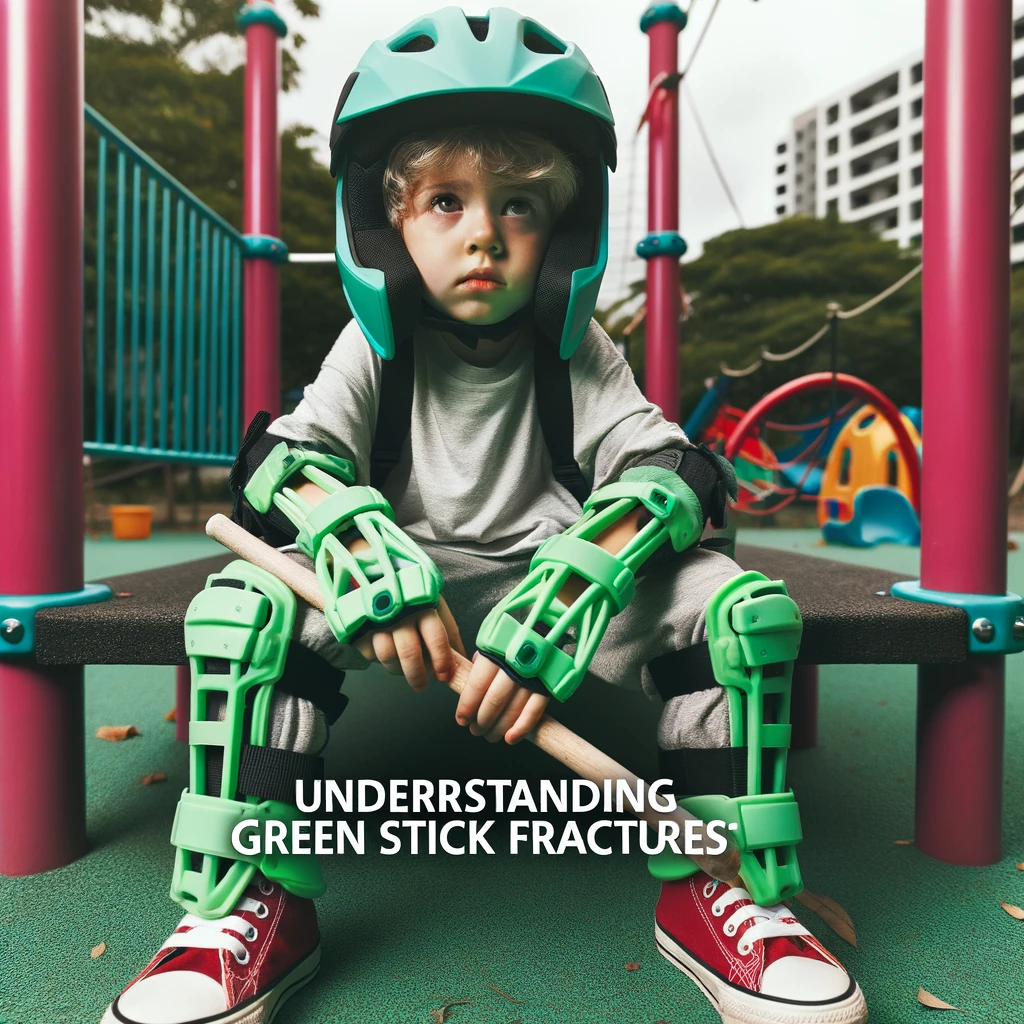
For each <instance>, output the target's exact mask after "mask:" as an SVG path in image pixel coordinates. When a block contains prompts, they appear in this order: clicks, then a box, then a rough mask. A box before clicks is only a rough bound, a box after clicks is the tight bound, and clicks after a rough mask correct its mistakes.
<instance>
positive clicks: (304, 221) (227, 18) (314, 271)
mask: <svg viewBox="0 0 1024 1024" xmlns="http://www.w3.org/2000/svg"><path fill="white" fill-rule="evenodd" d="M291 2H292V6H293V7H294V8H295V10H296V11H297V12H298V13H299V14H301V15H303V16H305V17H310V18H316V17H318V16H319V8H318V6H317V4H316V3H314V2H313V0H291ZM240 9H241V3H240V0H115V2H110V3H101V2H98V0H87V4H86V10H87V13H88V14H89V15H90V17H91V18H92V21H91V22H90V26H89V27H90V31H89V32H88V33H87V35H86V49H85V92H86V102H88V103H89V104H90V105H92V106H93V107H94V108H95V109H96V110H98V111H99V112H100V113H101V114H102V115H103V116H104V117H106V118H107V119H108V120H109V121H110V122H111V123H112V124H114V125H115V127H117V128H118V129H119V130H120V131H122V132H123V133H124V134H125V135H127V136H128V138H129V139H131V140H132V142H134V143H135V144H136V145H137V146H139V148H140V149H142V150H143V151H145V152H146V153H147V154H148V155H149V156H150V157H151V158H152V159H153V160H155V161H156V162H157V163H158V164H160V165H161V166H162V167H163V168H164V169H165V170H166V171H167V172H168V173H169V174H171V175H173V176H174V177H175V178H177V179H178V181H180V182H181V183H182V184H183V185H184V186H185V187H186V188H188V189H189V190H190V191H192V192H194V193H195V194H196V195H197V196H198V197H199V198H200V199H201V200H202V201H203V202H205V203H207V204H208V205H209V206H210V207H212V208H213V209H214V210H215V211H216V212H217V213H219V214H220V215H221V216H222V217H223V218H224V219H225V220H227V221H228V222H229V223H230V224H232V225H233V226H234V227H235V228H236V229H237V230H239V231H241V230H242V184H243V159H242V157H243V99H244V71H245V68H244V65H242V64H240V65H238V66H236V67H233V68H228V69H225V68H221V67H216V66H206V67H204V68H203V69H202V70H199V71H196V70H194V69H193V68H192V67H190V66H189V64H188V63H186V61H185V59H184V57H183V51H184V50H185V49H186V48H187V47H189V46H192V45H193V44H195V43H199V42H203V41H205V40H207V39H210V38H211V37H214V36H216V35H219V34H224V35H227V36H234V37H240V36H241V33H240V31H239V29H238V25H237V22H236V21H235V15H236V14H237V13H238V11H239V10H240ZM175 12H177V14H178V15H180V17H179V18H177V24H176V27H168V26H169V23H170V22H171V21H172V18H173V15H174V13H175ZM104 14H115V15H117V14H120V15H125V14H130V15H136V16H137V17H139V18H142V19H144V20H145V21H146V22H147V23H149V27H150V29H151V30H152V31H151V35H152V39H151V40H149V41H147V40H142V39H139V38H137V36H138V33H134V34H128V33H127V32H124V31H115V30H114V29H113V28H111V27H109V26H108V24H107V21H108V19H104V18H103V17H102V16H103V15H104ZM161 19H162V20H161ZM121 20H122V21H123V19H121ZM300 39H301V37H296V38H295V39H294V40H293V41H294V42H296V43H298V42H299V40H300ZM291 62H292V70H291V73H290V74H289V73H288V67H287V61H283V62H282V64H283V69H284V72H285V77H286V79H290V81H291V83H292V84H294V82H295V80H296V79H297V75H298V70H299V69H298V65H297V63H295V61H294V58H292V59H291ZM339 90H340V83H339ZM322 127H323V128H324V130H326V126H322ZM315 133H316V130H315V129H314V128H311V127H307V126H301V125H295V126H291V127H290V128H288V129H286V130H285V131H284V132H283V133H282V138H281V236H282V238H283V239H284V241H285V243H286V244H287V245H288V247H289V249H290V250H292V251H294V252H333V250H334V180H333V179H332V178H331V175H330V172H329V171H328V170H327V168H325V167H324V166H323V165H322V164H320V163H318V162H317V160H316V158H315V156H314V153H313V151H312V150H311V149H309V148H308V143H307V140H308V139H309V138H310V137H311V136H314V135H315ZM94 150H95V141H94V140H92V142H91V144H88V136H87V154H88V155H89V156H90V158H91V157H92V152H93V151H94ZM90 171H91V173H92V180H93V181H94V180H95V171H94V170H93V169H92V168H90ZM280 280H281V351H282V360H281V362H282V366H281V370H282V388H283V389H284V390H285V391H287V390H289V389H291V388H294V387H296V386H298V385H301V384H304V383H307V382H308V381H309V380H311V379H312V378H313V376H315V374H316V371H317V369H318V368H319V366H320V363H321V361H322V360H323V357H324V356H325V355H326V353H327V351H328V350H329V348H330V346H331V344H332V342H333V341H334V339H335V338H336V337H337V335H338V333H339V332H340V330H341V328H342V327H343V326H344V325H345V323H346V322H347V321H348V320H349V319H350V315H351V314H350V313H349V311H348V308H347V306H346V304H345V300H344V296H343V294H342V291H341V283H340V280H339V278H338V272H337V269H336V268H335V267H334V266H333V265H332V264H326V265H315V264H314V265H308V264H306V265H302V264H300V265H287V266H284V267H282V268H281V271H280Z"/></svg>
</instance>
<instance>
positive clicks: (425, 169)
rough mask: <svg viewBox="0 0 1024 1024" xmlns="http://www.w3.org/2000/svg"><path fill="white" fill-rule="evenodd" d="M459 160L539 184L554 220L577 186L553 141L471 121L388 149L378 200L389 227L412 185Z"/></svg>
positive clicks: (405, 206) (398, 218)
mask: <svg viewBox="0 0 1024 1024" xmlns="http://www.w3.org/2000/svg"><path fill="white" fill-rule="evenodd" d="M463 160H469V161H470V163H471V164H472V165H473V166H474V167H475V168H476V169H477V170H478V171H482V172H484V173H486V174H489V175H491V176H492V177H494V178H496V179H498V180H499V181H502V182H505V183H509V184H524V185H525V184H530V185H537V186H539V187H540V189H541V191H542V193H543V194H544V196H545V198H546V199H547V202H548V205H549V206H550V208H551V221H552V223H554V222H555V221H557V220H558V219H559V217H561V216H562V214H563V213H565V211H566V210H567V209H568V208H569V204H570V203H572V201H573V200H574V199H575V198H576V193H577V191H578V190H579V172H578V171H577V170H576V167H575V166H574V165H573V162H572V161H571V160H570V159H569V157H567V156H566V155H565V153H563V152H562V150H561V149H559V148H558V146H556V145H555V144H554V143H553V142H548V141H547V139H543V138H541V137H540V136H538V135H534V134H533V133H532V132H526V131H521V130H519V129H515V128H508V129H506V128H491V127H485V126H483V125H472V126H469V127H464V128H454V129H450V130H449V131H443V132H433V133H427V132H421V133H416V134H414V135H409V136H407V137H406V138H405V139H403V140H402V141H401V142H400V143H398V145H396V146H395V147H394V149H392V150H391V153H390V155H389V156H388V162H387V167H386V169H385V171H384V205H385V207H386V209H387V214H388V220H389V221H390V222H391V226H392V227H394V228H398V227H400V226H401V223H402V220H403V218H404V216H405V215H406V214H407V213H408V211H409V202H410V200H411V199H412V195H413V192H414V191H415V189H416V186H417V185H418V184H419V182H420V181H422V180H423V178H424V177H425V176H426V175H427V174H430V173H434V172H443V171H445V170H447V169H449V168H451V167H454V166H455V165H456V164H458V163H460V162H461V161H463Z"/></svg>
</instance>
